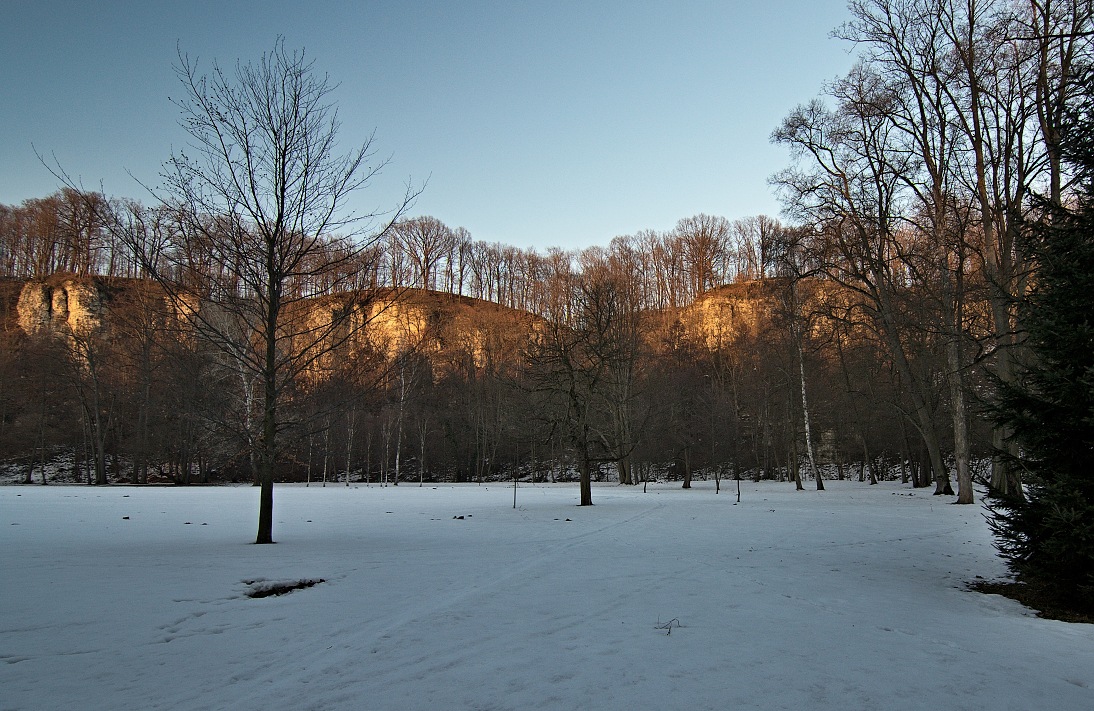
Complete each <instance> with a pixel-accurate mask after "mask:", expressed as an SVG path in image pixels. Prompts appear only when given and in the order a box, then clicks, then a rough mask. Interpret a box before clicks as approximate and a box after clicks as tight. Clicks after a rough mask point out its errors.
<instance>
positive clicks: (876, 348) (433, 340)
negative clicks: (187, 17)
mask: <svg viewBox="0 0 1094 711" xmlns="http://www.w3.org/2000/svg"><path fill="white" fill-rule="evenodd" d="M850 11H851V14H852V19H851V20H850V21H849V22H847V23H846V24H845V25H843V26H842V27H840V28H839V29H838V30H837V32H836V34H837V36H839V37H841V38H842V39H845V40H848V41H850V42H852V43H854V44H855V46H856V47H857V48H858V55H859V61H858V63H857V64H856V66H855V68H854V69H853V70H852V71H851V72H850V73H849V74H848V75H847V76H844V77H842V78H839V79H838V80H835V81H833V82H831V83H830V84H829V85H827V86H826V87H825V88H824V91H823V93H822V94H821V95H820V96H819V97H817V98H816V99H814V100H812V101H809V102H807V103H804V104H802V105H800V106H798V107H797V108H795V109H793V110H792V111H791V112H789V114H788V115H787V116H786V117H785V119H784V120H783V121H782V123H781V124H780V125H779V126H777V127H776V128H775V130H774V131H773V133H772V137H771V138H772V140H773V141H774V142H776V143H778V144H782V145H784V146H786V147H787V148H788V150H789V152H790V155H791V163H790V165H789V166H788V167H787V168H785V169H784V170H782V171H780V172H778V173H777V174H775V175H774V176H773V177H772V179H771V182H772V185H773V187H774V188H775V189H776V190H777V191H778V192H779V195H780V197H781V199H782V202H783V205H784V211H785V216H786V218H787V219H788V220H790V222H788V223H783V222H780V221H779V220H776V219H773V218H770V217H767V216H762V215H761V216H756V217H749V218H744V219H736V220H728V219H726V218H722V217H717V216H710V215H705V214H699V215H695V216H693V217H687V218H683V219H681V220H680V221H679V222H678V223H677V225H676V226H675V227H674V228H673V229H671V230H668V231H666V232H658V231H655V230H646V231H643V232H639V233H637V234H633V235H622V236H617V237H615V238H614V239H612V240H611V241H610V243H609V244H608V245H607V246H595V247H589V248H587V249H583V250H579V251H565V250H561V249H557V248H550V249H547V250H545V251H539V250H536V249H521V248H516V247H513V246H510V245H506V244H498V243H484V242H482V241H477V240H475V239H474V238H473V236H472V235H471V234H470V233H469V232H468V231H467V230H465V229H463V228H460V227H455V228H453V227H450V226H448V225H446V224H445V223H444V222H442V221H441V220H440V219H437V218H435V217H431V216H417V217H411V216H409V215H408V211H409V207H410V205H412V204H413V197H414V195H413V194H412V192H411V191H410V190H409V189H408V194H407V199H406V200H405V201H404V203H403V205H402V206H401V207H399V208H397V209H396V210H395V211H394V212H393V213H391V214H392V215H394V217H392V218H391V219H387V217H384V219H381V220H380V221H379V224H378V225H377V226H375V227H373V229H371V231H367V232H364V231H362V230H359V229H357V225H356V224H355V223H351V222H350V221H348V220H347V221H339V218H337V217H336V215H337V210H336V207H337V205H338V204H340V202H341V201H342V200H343V199H344V197H345V196H346V195H347V194H349V193H350V192H352V191H353V190H357V189H360V188H362V187H365V185H366V183H367V181H368V180H369V179H370V178H371V177H372V175H373V173H372V171H373V170H374V169H373V168H367V169H366V168H364V162H363V161H364V159H365V158H366V157H368V156H371V155H372V154H373V153H372V151H373V149H372V147H371V145H369V144H366V145H365V146H363V147H361V149H360V151H358V152H356V153H353V154H349V155H346V156H335V155H332V154H331V153H330V152H329V151H330V146H329V144H327V143H324V142H323V141H317V142H316V145H317V146H318V148H313V147H312V144H310V143H309V144H306V145H305V147H303V148H300V147H299V146H298V145H297V146H294V145H291V144H287V143H286V144H284V145H282V144H278V143H277V140H280V138H279V137H281V136H283V135H285V131H283V130H282V131H280V132H279V131H278V130H275V129H277V128H278V127H271V128H270V131H269V134H268V135H269V139H270V141H271V147H270V148H269V150H266V148H262V150H261V151H260V150H259V149H258V148H256V147H255V146H252V145H244V149H245V150H254V151H256V153H255V154H254V155H253V156H252V157H254V158H255V159H256V161H255V163H252V164H251V165H252V170H253V165H255V164H258V165H261V163H262V161H263V160H274V161H276V160H278V159H285V160H284V161H283V163H282V165H283V166H286V165H287V166H289V168H290V170H291V169H299V170H300V171H302V172H301V175H302V176H305V177H311V175H312V174H309V173H308V171H313V173H315V175H317V176H318V178H314V177H311V179H313V181H314V182H315V184H316V185H318V188H316V187H315V186H310V187H309V192H308V193H307V194H306V195H305V194H304V193H300V194H301V195H304V198H303V202H296V203H292V202H291V199H292V195H291V190H289V193H290V195H289V198H288V202H285V203H283V204H278V205H276V207H277V208H278V210H280V211H279V212H277V215H278V221H277V222H276V224H275V222H274V221H268V220H267V218H268V217H269V216H270V215H272V214H273V212H271V211H270V208H271V206H272V203H270V202H269V200H268V199H267V196H266V195H264V194H263V193H262V192H261V191H258V192H256V193H253V194H250V195H248V194H234V193H232V192H231V191H232V181H230V180H227V179H226V176H229V177H230V175H231V173H230V172H229V173H225V172H223V171H221V170H219V169H218V168H217V166H218V165H220V166H222V167H223V166H226V167H227V170H228V171H232V170H237V169H239V163H238V162H233V157H234V155H235V154H228V153H225V154H221V155H218V154H217V150H218V148H217V143H216V141H214V140H213V139H212V137H213V136H223V135H225V134H224V133H217V131H218V130H221V129H222V128H223V127H221V126H219V125H218V123H217V122H218V121H223V120H225V119H224V115H223V114H222V113H220V112H218V111H217V106H216V105H215V102H216V101H221V102H227V103H228V104H229V105H231V104H232V102H238V104H239V105H238V106H234V107H233V108H243V109H251V110H254V109H255V108H256V107H253V106H250V107H248V106H245V105H244V98H245V93H242V92H240V93H232V91H230V90H229V89H231V88H232V87H231V86H230V84H231V83H232V82H235V83H237V84H239V85H240V86H243V87H253V86H259V85H261V84H262V83H263V82H267V83H269V82H270V81H271V77H277V76H282V77H284V76H288V77H292V78H294V80H295V81H297V82H298V84H297V85H296V89H297V90H298V92H299V94H298V97H297V98H300V99H302V101H300V102H298V103H297V104H295V105H294V106H295V108H294V110H295V111H296V112H297V113H296V114H293V115H284V116H281V120H283V121H286V122H287V123H286V125H287V126H289V128H290V129H293V130H298V131H303V132H311V133H315V132H319V133H320V135H326V134H322V131H324V130H326V131H331V132H333V131H334V130H335V129H336V123H334V122H330V123H326V119H327V116H326V114H325V112H326V111H327V109H328V107H327V106H326V105H324V104H322V103H321V101H320V99H321V98H322V97H323V96H324V95H325V93H326V91H327V90H328V88H329V87H328V85H327V84H326V80H325V79H322V78H319V77H316V76H315V75H313V74H311V73H310V71H309V70H310V65H309V64H306V63H303V60H302V55H298V54H294V53H292V52H290V51H287V50H285V48H284V46H283V45H282V44H279V45H278V48H277V50H276V51H275V52H274V53H272V54H271V55H270V56H269V57H268V58H264V59H263V63H262V65H259V66H256V67H245V68H243V69H241V70H239V73H238V75H237V76H226V75H216V77H214V78H217V77H219V81H223V82H225V85H224V86H223V87H221V88H222V89H224V91H222V92H221V93H220V94H217V93H215V92H213V91H211V90H210V89H209V88H208V87H207V85H206V84H205V83H204V81H203V77H201V76H199V75H198V73H197V70H196V66H191V65H189V64H188V63H187V61H186V58H185V57H184V56H182V57H180V60H181V62H180V67H179V68H178V73H179V76H180V79H182V81H183V84H184V88H185V89H186V90H187V92H188V94H189V96H190V99H189V101H188V102H183V103H181V104H180V108H181V109H182V110H183V115H184V119H185V120H186V121H188V123H186V124H185V125H187V126H188V130H189V131H190V133H191V135H192V136H193V138H194V141H195V145H196V146H197V147H198V148H199V149H200V150H199V151H198V152H197V158H194V157H192V156H190V157H188V156H186V155H181V154H180V155H178V156H174V157H172V159H171V160H169V161H168V162H167V163H166V164H165V168H166V175H167V177H168V181H167V185H166V188H165V192H164V193H163V195H162V196H160V197H161V199H158V200H157V201H156V203H155V204H153V205H152V206H146V205H144V204H141V203H140V202H138V201H136V200H132V199H127V198H115V197H108V196H106V195H104V194H102V193H101V192H97V191H87V190H83V189H80V188H79V187H77V186H75V185H67V186H65V187H63V188H62V189H60V190H59V191H58V192H57V193H55V194H53V195H49V196H46V197H43V198H40V199H33V200H27V201H25V202H24V203H22V204H20V205H10V206H8V205H0V278H2V279H3V282H2V300H0V309H2V312H0V317H2V319H3V329H2V338H3V345H2V348H0V451H3V452H4V455H5V456H4V458H5V461H6V463H7V464H8V466H9V467H11V466H14V467H17V468H18V470H19V471H20V472H21V473H22V476H23V477H24V479H25V481H26V482H28V483H29V482H32V481H40V482H41V483H48V481H49V477H50V476H55V477H61V478H64V479H67V480H72V479H75V480H78V481H87V482H88V483H100V484H101V483H106V482H109V481H130V482H136V483H145V482H174V483H178V484H188V483H199V482H200V483H205V482H211V481H224V480H233V481H246V480H250V479H255V480H256V481H257V480H261V479H263V477H266V478H269V479H270V480H271V481H272V479H273V478H276V479H277V480H306V481H316V482H321V483H332V482H342V483H347V484H348V483H349V482H350V481H366V482H384V483H391V484H398V483H400V482H404V483H405V482H408V481H416V482H425V481H487V480H493V479H499V478H503V479H514V478H517V479H519V478H530V479H532V480H558V479H563V480H564V479H569V478H572V477H576V478H580V479H581V481H582V482H583V484H587V482H588V481H589V480H591V479H601V478H610V479H615V480H618V481H619V482H620V483H622V484H638V483H641V482H643V481H647V480H649V479H650V478H669V479H677V480H680V481H682V482H683V486H685V487H687V486H689V483H690V480H691V478H692V477H693V476H700V477H706V478H713V479H716V480H719V481H720V480H721V479H722V478H740V477H750V478H753V479H757V480H759V479H764V478H768V479H771V478H773V479H782V480H786V481H791V482H794V483H795V484H796V485H797V486H798V487H803V486H804V485H805V482H813V483H814V484H812V485H815V486H816V487H817V488H823V481H824V479H825V478H826V477H835V478H844V477H855V478H858V479H860V480H869V481H871V482H873V481H877V480H879V479H885V478H894V477H899V478H901V479H902V480H903V481H907V482H911V483H913V484H914V485H915V486H917V487H934V491H935V493H938V494H954V493H955V491H956V495H957V496H958V501H960V502H962V503H970V502H972V500H973V489H972V484H973V482H974V480H979V481H981V482H983V483H986V484H990V486H991V488H992V490H994V491H997V492H1000V493H1003V494H1006V493H1007V492H1011V493H1016V492H1020V491H1021V486H1022V483H1021V477H1020V475H1019V473H1018V468H1017V467H1016V466H1014V464H1013V462H1014V457H1015V456H1016V455H1017V445H1016V444H1015V443H1014V442H1013V439H1012V438H1010V437H1009V436H1008V435H1009V431H1008V428H1007V426H1006V425H1004V424H1000V423H999V421H998V419H997V418H996V419H993V418H992V417H991V416H990V413H991V410H992V407H993V406H994V403H995V402H996V401H997V399H998V392H999V389H1000V388H1005V387H1007V386H1008V385H1009V384H1013V383H1014V382H1016V380H1017V378H1018V374H1019V372H1020V370H1021V367H1022V364H1023V363H1024V362H1025V361H1026V360H1028V353H1027V352H1026V350H1025V349H1024V345H1023V342H1024V329H1023V324H1022V323H1021V318H1020V308H1019V307H1020V305H1021V303H1022V301H1023V299H1024V298H1025V295H1026V293H1027V292H1028V291H1029V289H1030V285H1031V283H1032V282H1035V280H1036V276H1035V274H1034V271H1033V269H1034V260H1033V258H1032V255H1031V253H1030V251H1029V250H1028V248H1027V247H1026V243H1027V238H1026V236H1025V235H1026V234H1028V233H1029V232H1030V230H1031V226H1035V225H1038V224H1043V223H1044V222H1045V220H1046V219H1048V218H1046V217H1044V216H1045V215H1047V214H1049V212H1050V211H1051V210H1052V209H1060V208H1063V207H1065V206H1067V205H1069V204H1071V202H1073V200H1074V199H1075V198H1074V196H1075V195H1076V194H1077V193H1076V192H1075V191H1076V189H1077V188H1076V184H1075V183H1074V175H1073V173H1072V172H1069V169H1068V163H1067V161H1066V160H1065V157H1064V144H1063V141H1064V136H1065V133H1066V127H1067V126H1066V124H1067V121H1068V120H1069V119H1068V116H1069V114H1068V110H1069V107H1073V106H1074V105H1075V102H1076V101H1077V100H1078V99H1081V98H1082V97H1083V96H1084V92H1085V91H1086V85H1085V84H1084V83H1083V81H1082V77H1083V76H1084V73H1086V72H1089V67H1090V59H1091V47H1090V36H1091V33H1090V18H1091V14H1090V8H1089V3H1082V2H1070V3H1045V2H1037V1H1036V0H1035V1H1034V2H1031V3H1010V2H986V3H968V4H960V3H949V2H929V1H926V0H924V1H919V2H889V1H888V0H874V1H870V2H866V1H864V2H852V3H851V5H850ZM309 102H310V103H309ZM301 107H303V108H301ZM301 112H302V113H301ZM309 112H310V113H309ZM256 113H258V114H261V113H262V112H256ZM241 115H242V114H241ZM266 115H267V119H268V120H270V121H274V120H277V119H278V117H277V116H274V115H273V114H272V113H271V112H266ZM228 128H229V129H230V128H232V127H231V126H228ZM282 128H283V127H282ZM227 135H232V134H231V132H230V131H229V132H228V133H227ZM309 135H310V134H309ZM309 150H316V151H319V152H318V153H316V154H315V155H314V156H313V155H305V156H304V157H305V158H307V160H300V161H297V160H296V159H297V158H300V156H297V155H295V154H293V151H304V152H307V151H309ZM217 160H220V163H219V164H218V163H217ZM316 166H319V168H321V170H319V171H318V172H316V171H317V168H316ZM275 173H276V171H273V170H270V171H267V172H263V173H261V174H260V175H258V176H257V178H258V181H257V182H258V183H259V184H261V181H262V180H265V179H269V180H274V177H273V176H274V174H275ZM60 174H61V175H62V176H63V171H61V173H60ZM250 177H251V178H255V176H254V175H252V176H250ZM218 181H220V182H218ZM238 182H240V181H236V183H238ZM280 187H281V188H284V187H285V185H281V186H280ZM289 187H290V188H291V187H292V185H291V183H290V184H289ZM285 192H286V191H285V190H271V191H269V194H270V195H273V194H279V195H282V196H284V193H285ZM308 201H312V202H308ZM293 210H296V212H295V213H293V212H292V211H293ZM286 211H287V212H286ZM287 213H288V214H290V217H291V218H292V219H287V220H284V221H282V219H281V218H282V217H284V215H285V214H287ZM58 461H64V462H67V464H66V465H65V467H66V469H65V470H63V471H59V470H58V467H57V466H56V462H58ZM263 472H265V474H263ZM951 476H952V477H955V478H956V481H955V482H951ZM585 493H586V491H585V490H584V487H583V502H584V496H585Z"/></svg>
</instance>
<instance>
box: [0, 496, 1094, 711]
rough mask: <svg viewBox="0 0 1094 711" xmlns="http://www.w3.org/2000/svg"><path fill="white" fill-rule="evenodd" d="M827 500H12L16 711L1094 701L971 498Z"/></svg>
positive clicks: (1015, 705)
mask: <svg viewBox="0 0 1094 711" xmlns="http://www.w3.org/2000/svg"><path fill="white" fill-rule="evenodd" d="M730 484H732V482H730ZM827 486H828V487H829V490H828V491H825V492H815V491H804V492H795V491H793V485H788V484H778V483H766V482H765V483H762V484H752V483H750V482H748V483H745V484H744V486H743V497H742V502H741V504H740V505H734V501H735V495H734V494H733V493H731V492H728V491H725V490H724V489H723V493H722V494H720V495H715V494H714V492H713V483H706V482H701V483H699V484H698V487H699V488H697V489H693V490H691V491H683V490H681V489H679V488H678V487H679V484H669V485H664V486H657V487H651V488H650V491H649V492H648V493H646V494H643V493H642V492H641V490H640V489H638V490H636V489H634V488H627V487H615V486H605V487H598V488H596V489H595V490H594V503H595V504H596V506H594V507H592V508H579V507H577V506H575V505H574V504H575V503H576V497H577V487H576V486H575V485H572V484H571V485H567V486H535V487H531V486H523V487H522V488H520V489H519V490H518V501H517V503H518V506H519V508H518V509H516V510H514V509H513V508H512V496H513V492H512V489H511V488H505V487H503V486H499V485H490V486H488V487H485V486H484V487H476V486H438V487H436V488H434V487H430V486H427V487H425V488H418V487H417V486H400V487H398V488H383V489H379V488H375V487H372V488H365V487H363V486H362V487H350V488H346V487H344V486H328V487H326V488H321V487H314V486H313V487H311V488H303V487H296V486H279V487H278V488H277V490H276V494H275V501H276V503H275V507H276V510H275V527H274V537H275V539H276V540H278V541H279V542H278V544H277V545H273V546H255V545H252V544H251V543H250V541H251V540H253V537H254V529H255V520H256V513H257V497H258V492H257V491H256V490H254V489H252V488H250V487H218V488H198V489H174V488H167V489H165V488H151V489H149V488H129V487H109V488H91V487H75V486H68V487H62V486H51V487H36V486H22V487H21V486H9V487H0V708H3V709H28V710H30V709H47V708H58V709H59V708H81V709H120V708H133V709H136V708H141V709H197V708H231V709H256V710H257V709H263V710H265V711H270V710H275V709H294V710H295V709H347V710H349V709H353V710H358V709H435V708H444V709H534V708H544V709H572V708H579V707H580V708H588V709H628V710H631V709H667V708H680V709H733V708H756V709H795V710H800V709H806V708H808V709H840V710H845V709H882V708H884V709H976V710H977V711H979V710H981V709H984V708H991V709H1033V708H1053V709H1076V710H1079V709H1084V710H1085V709H1091V708H1094V626H1092V625H1076V624H1066V623H1062V622H1055V621H1051V620H1043V619H1040V618H1037V617H1036V616H1034V614H1033V613H1032V612H1031V611H1029V610H1027V609H1025V608H1023V607H1022V606H1020V605H1019V604H1018V603H1016V602H1013V601H1011V600H1008V599H1005V598H1002V597H998V596H992V595H982V594H979V593H975V592H969V591H967V590H966V589H965V583H966V582H968V581H970V580H973V579H975V577H976V576H977V575H980V576H983V577H985V578H992V577H999V576H1002V575H1003V573H1004V569H1003V566H1002V564H1001V562H1000V561H999V560H998V559H997V558H996V556H995V552H994V550H993V549H992V546H991V540H990V536H989V534H988V531H987V527H986V524H985V522H984V520H983V516H982V509H981V508H980V507H979V506H971V507H970V506H964V507H959V506H953V505H950V504H948V503H946V501H948V500H950V499H946V500H943V499H940V498H936V497H931V496H929V495H927V494H926V493H920V492H912V490H911V489H908V488H906V487H902V486H901V485H899V484H895V483H883V484H881V485H879V486H875V487H868V486H866V485H863V484H859V483H852V482H827ZM913 493H914V494H915V495H914V496H910V495H909V494H913ZM461 516H462V518H460V517H461ZM567 519H569V520H567ZM319 579H322V580H324V582H323V583H322V584H316V585H314V586H311V587H306V588H303V589H298V590H295V591H293V592H292V594H288V595H280V596H271V597H265V598H261V599H252V598H251V597H248V593H249V592H251V591H253V590H254V589H256V588H255V585H256V584H261V583H264V582H267V583H271V584H287V583H297V582H303V581H316V580H319ZM673 620H676V622H675V623H672V621H673ZM670 623H671V626H669V627H666V625H667V624H670ZM669 632H671V633H669Z"/></svg>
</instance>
